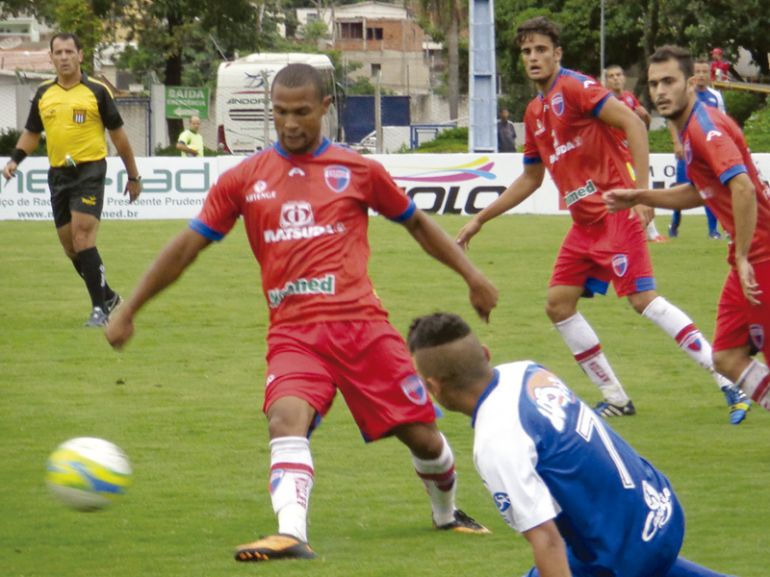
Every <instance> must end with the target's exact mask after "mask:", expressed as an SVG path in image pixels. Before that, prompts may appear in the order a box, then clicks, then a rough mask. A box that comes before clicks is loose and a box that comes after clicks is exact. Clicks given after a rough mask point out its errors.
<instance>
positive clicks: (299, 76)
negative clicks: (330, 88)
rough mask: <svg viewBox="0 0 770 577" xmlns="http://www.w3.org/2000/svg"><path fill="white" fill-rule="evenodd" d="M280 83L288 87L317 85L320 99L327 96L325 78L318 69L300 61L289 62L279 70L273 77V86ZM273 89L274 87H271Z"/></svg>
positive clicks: (316, 88) (316, 89)
mask: <svg viewBox="0 0 770 577" xmlns="http://www.w3.org/2000/svg"><path fill="white" fill-rule="evenodd" d="M276 84H280V85H281V86H285V87H286V88H301V87H302V86H307V85H308V84H312V85H313V86H315V91H316V94H318V99H319V100H323V99H324V97H325V96H326V86H325V84H324V79H323V77H322V76H321V73H320V72H319V71H318V69H316V68H314V67H313V66H310V64H304V63H300V62H294V63H292V64H288V65H286V66H285V67H283V68H281V69H280V70H279V71H278V74H276V75H275V78H274V79H273V86H275V85H276ZM271 90H272V87H271Z"/></svg>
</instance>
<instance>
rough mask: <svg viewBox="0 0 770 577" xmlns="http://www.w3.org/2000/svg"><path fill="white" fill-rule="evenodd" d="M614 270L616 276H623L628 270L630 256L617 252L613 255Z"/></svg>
mask: <svg viewBox="0 0 770 577" xmlns="http://www.w3.org/2000/svg"><path fill="white" fill-rule="evenodd" d="M612 270H613V272H614V273H615V276H619V277H622V276H624V275H625V274H626V272H628V256H626V255H625V254H616V255H615V256H613V257H612Z"/></svg>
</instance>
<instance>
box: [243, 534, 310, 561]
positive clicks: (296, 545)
mask: <svg viewBox="0 0 770 577" xmlns="http://www.w3.org/2000/svg"><path fill="white" fill-rule="evenodd" d="M315 556H316V554H315V551H313V550H312V549H311V548H310V545H308V544H307V543H305V542H304V541H300V540H299V539H297V538H296V537H294V536H293V535H284V534H283V533H277V534H275V535H268V536H267V537H262V538H261V539H258V540H256V541H254V542H252V543H246V544H245V545H239V546H238V547H237V548H236V550H235V560H236V561H245V562H249V561H251V562H255V561H272V560H278V559H314V558H315Z"/></svg>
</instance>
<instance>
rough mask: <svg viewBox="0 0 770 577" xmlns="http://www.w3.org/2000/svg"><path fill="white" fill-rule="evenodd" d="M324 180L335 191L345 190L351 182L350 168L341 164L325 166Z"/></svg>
mask: <svg viewBox="0 0 770 577" xmlns="http://www.w3.org/2000/svg"><path fill="white" fill-rule="evenodd" d="M324 181H326V186H328V187H329V188H331V189H332V190H333V191H334V192H337V193H340V192H344V190H345V189H346V188H347V187H348V185H349V184H350V169H349V168H348V167H347V166H341V165H339V164H333V165H332V166H327V167H326V168H324Z"/></svg>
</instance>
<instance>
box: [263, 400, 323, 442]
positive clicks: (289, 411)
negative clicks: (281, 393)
mask: <svg viewBox="0 0 770 577" xmlns="http://www.w3.org/2000/svg"><path fill="white" fill-rule="evenodd" d="M314 415H315V411H314V409H313V408H312V407H311V406H310V405H309V404H308V403H307V402H305V401H303V400H301V399H297V398H293V397H284V398H282V399H278V400H277V401H275V402H274V403H273V404H272V405H271V406H270V408H269V409H268V411H267V423H268V430H269V432H270V438H271V439H275V438H277V437H304V436H305V435H307V434H308V431H309V430H310V425H311V424H312V422H313V418H314Z"/></svg>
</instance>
